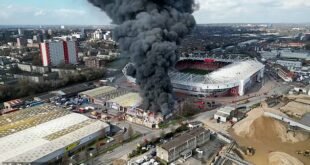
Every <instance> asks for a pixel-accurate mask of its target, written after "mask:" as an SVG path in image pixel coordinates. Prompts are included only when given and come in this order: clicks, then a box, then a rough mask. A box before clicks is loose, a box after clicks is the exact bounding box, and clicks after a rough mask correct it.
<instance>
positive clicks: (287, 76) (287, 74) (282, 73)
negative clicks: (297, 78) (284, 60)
mask: <svg viewBox="0 0 310 165" xmlns="http://www.w3.org/2000/svg"><path fill="white" fill-rule="evenodd" d="M277 74H278V76H279V77H281V78H282V79H283V80H284V81H286V82H292V81H293V78H294V73H293V72H291V71H289V70H288V69H287V68H285V67H283V66H281V65H278V66H277Z"/></svg>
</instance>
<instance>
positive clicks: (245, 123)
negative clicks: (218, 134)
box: [233, 109, 309, 143]
mask: <svg viewBox="0 0 310 165" xmlns="http://www.w3.org/2000/svg"><path fill="white" fill-rule="evenodd" d="M233 130H234V132H235V134H237V135H238V136H240V137H246V138H253V139H256V140H259V141H260V140H262V139H265V140H266V139H270V140H274V139H275V138H278V139H280V140H281V141H282V142H291V143H296V142H301V141H305V140H307V139H308V137H309V135H308V134H303V133H301V132H295V135H294V133H293V132H287V128H286V126H285V125H284V124H282V123H281V122H280V121H277V120H275V119H272V118H268V117H264V116H263V115H262V111H261V110H260V109H254V110H252V111H251V112H250V113H248V117H247V118H245V119H244V120H242V121H240V122H239V123H237V124H235V125H234V126H233Z"/></svg>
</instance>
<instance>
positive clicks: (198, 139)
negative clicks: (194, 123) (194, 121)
mask: <svg viewBox="0 0 310 165" xmlns="http://www.w3.org/2000/svg"><path fill="white" fill-rule="evenodd" d="M209 140H210V131H209V130H206V129H204V128H202V127H198V128H194V129H192V130H190V131H189V132H186V133H184V134H182V135H179V136H177V137H175V138H174V139H172V140H171V141H169V142H167V143H164V144H162V145H160V146H157V147H156V151H157V156H158V157H159V158H160V159H162V160H165V161H166V162H168V163H170V162H173V161H175V160H177V159H178V158H180V157H182V158H184V159H187V158H189V157H190V156H191V155H192V151H193V150H194V149H195V148H197V147H199V146H201V145H203V144H204V143H206V142H207V141H209Z"/></svg>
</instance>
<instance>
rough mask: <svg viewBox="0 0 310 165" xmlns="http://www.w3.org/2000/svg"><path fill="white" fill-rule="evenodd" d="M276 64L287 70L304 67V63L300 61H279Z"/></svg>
mask: <svg viewBox="0 0 310 165" xmlns="http://www.w3.org/2000/svg"><path fill="white" fill-rule="evenodd" d="M276 64H279V65H282V66H285V67H287V68H300V67H302V62H300V61H290V60H277V61H276Z"/></svg>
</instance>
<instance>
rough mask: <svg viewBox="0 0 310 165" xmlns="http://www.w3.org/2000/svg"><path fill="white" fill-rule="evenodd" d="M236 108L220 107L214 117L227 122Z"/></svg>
mask: <svg viewBox="0 0 310 165" xmlns="http://www.w3.org/2000/svg"><path fill="white" fill-rule="evenodd" d="M234 110H235V108H234V107H229V106H226V107H223V108H220V109H218V110H217V112H216V113H215V114H214V119H216V120H219V121H221V122H227V121H228V120H229V119H230V118H231V117H232V113H233V111H234Z"/></svg>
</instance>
